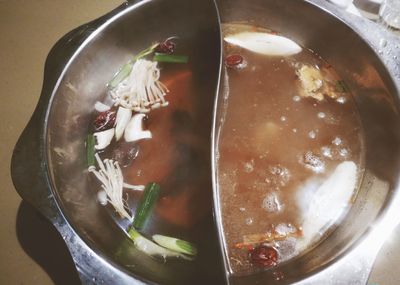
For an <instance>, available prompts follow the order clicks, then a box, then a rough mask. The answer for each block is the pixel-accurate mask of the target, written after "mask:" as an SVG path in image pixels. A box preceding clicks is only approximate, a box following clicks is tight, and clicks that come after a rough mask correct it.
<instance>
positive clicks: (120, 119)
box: [115, 107, 132, 141]
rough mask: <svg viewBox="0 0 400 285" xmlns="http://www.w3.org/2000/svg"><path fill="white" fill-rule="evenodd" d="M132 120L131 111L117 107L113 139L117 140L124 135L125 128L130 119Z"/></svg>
mask: <svg viewBox="0 0 400 285" xmlns="http://www.w3.org/2000/svg"><path fill="white" fill-rule="evenodd" d="M131 118H132V110H131V109H127V108H124V107H119V108H118V111H117V118H116V119H115V122H116V126H115V139H116V140H117V141H119V139H120V138H121V137H122V135H123V134H124V131H125V128H126V126H127V125H128V123H129V121H130V119H131Z"/></svg>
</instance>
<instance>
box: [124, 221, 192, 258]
mask: <svg viewBox="0 0 400 285" xmlns="http://www.w3.org/2000/svg"><path fill="white" fill-rule="evenodd" d="M128 234H129V237H130V238H131V239H132V241H133V243H134V244H135V246H136V248H137V249H138V250H140V251H142V252H144V253H146V254H147V255H150V256H161V257H162V258H167V257H177V258H183V259H186V260H192V259H193V258H192V257H190V256H187V255H185V254H182V253H180V252H177V251H172V250H169V249H168V248H165V247H162V246H159V245H158V244H156V243H154V242H153V241H151V240H149V239H147V238H145V237H144V236H142V235H141V234H140V233H139V232H138V231H136V230H135V229H134V228H133V227H131V228H130V229H129V231H128Z"/></svg>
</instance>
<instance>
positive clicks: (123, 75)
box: [107, 62, 133, 89]
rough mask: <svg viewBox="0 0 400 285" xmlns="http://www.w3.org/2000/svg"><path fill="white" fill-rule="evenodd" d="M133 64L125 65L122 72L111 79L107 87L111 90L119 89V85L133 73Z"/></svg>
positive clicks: (121, 69)
mask: <svg viewBox="0 0 400 285" xmlns="http://www.w3.org/2000/svg"><path fill="white" fill-rule="evenodd" d="M132 66H133V64H132V62H128V63H125V64H124V65H123V66H122V67H121V68H120V70H119V71H118V72H117V73H116V74H115V75H114V77H113V79H111V81H110V82H108V84H107V86H108V88H110V89H114V88H115V87H117V85H118V84H119V83H120V82H121V81H122V80H124V79H125V78H127V77H128V75H129V74H130V73H131V71H132Z"/></svg>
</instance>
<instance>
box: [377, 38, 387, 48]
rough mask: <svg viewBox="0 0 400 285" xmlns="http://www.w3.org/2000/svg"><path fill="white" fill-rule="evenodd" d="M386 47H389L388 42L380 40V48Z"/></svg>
mask: <svg viewBox="0 0 400 285" xmlns="http://www.w3.org/2000/svg"><path fill="white" fill-rule="evenodd" d="M386 45H387V40H386V39H384V38H382V39H380V40H379V46H380V47H383V48H384V47H385V46H386Z"/></svg>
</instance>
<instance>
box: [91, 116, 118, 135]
mask: <svg viewBox="0 0 400 285" xmlns="http://www.w3.org/2000/svg"><path fill="white" fill-rule="evenodd" d="M115 119H116V113H115V112H114V111H105V112H101V113H100V114H98V115H97V117H96V119H95V120H94V122H93V127H94V129H95V131H105V130H108V129H111V128H113V127H114V125H115Z"/></svg>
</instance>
